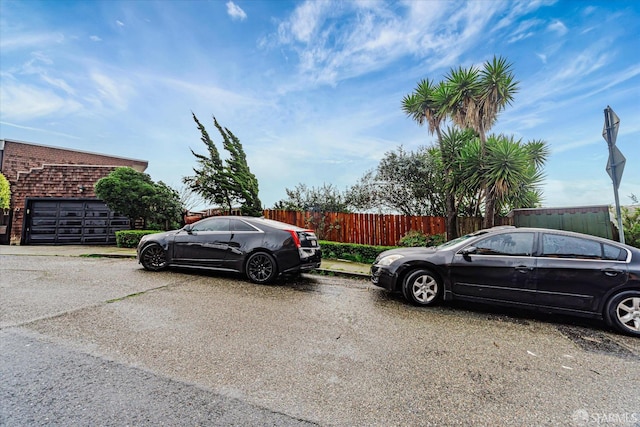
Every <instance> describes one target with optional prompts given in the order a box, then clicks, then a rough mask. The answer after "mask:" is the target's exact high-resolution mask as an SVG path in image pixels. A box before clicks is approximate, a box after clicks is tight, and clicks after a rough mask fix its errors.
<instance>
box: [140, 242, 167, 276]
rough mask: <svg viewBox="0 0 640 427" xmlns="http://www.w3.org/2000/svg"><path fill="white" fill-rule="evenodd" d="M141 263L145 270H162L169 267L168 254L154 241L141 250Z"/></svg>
mask: <svg viewBox="0 0 640 427" xmlns="http://www.w3.org/2000/svg"><path fill="white" fill-rule="evenodd" d="M140 264H142V266H143V267H144V268H145V270H150V271H160V270H164V269H165V268H167V265H168V262H167V254H166V253H165V251H164V249H162V246H160V245H158V244H157V243H152V244H150V245H149V246H146V247H145V248H144V249H142V252H140Z"/></svg>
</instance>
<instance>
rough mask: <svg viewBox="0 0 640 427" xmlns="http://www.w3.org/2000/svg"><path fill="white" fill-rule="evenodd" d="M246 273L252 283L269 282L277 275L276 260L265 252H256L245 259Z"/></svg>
mask: <svg viewBox="0 0 640 427" xmlns="http://www.w3.org/2000/svg"><path fill="white" fill-rule="evenodd" d="M246 274H247V277H248V278H249V280H251V281H252V282H253V283H258V284H265V283H270V282H272V281H273V280H274V279H275V278H276V276H277V275H278V266H277V264H276V260H275V259H273V257H272V256H271V255H269V254H268V253H266V252H256V253H254V254H252V255H251V256H250V257H249V259H248V260H247V267H246Z"/></svg>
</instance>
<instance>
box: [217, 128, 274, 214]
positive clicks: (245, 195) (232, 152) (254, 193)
mask: <svg viewBox="0 0 640 427" xmlns="http://www.w3.org/2000/svg"><path fill="white" fill-rule="evenodd" d="M213 123H214V124H215V126H216V128H217V129H218V132H220V135H222V144H223V147H224V148H225V150H227V151H228V152H229V158H228V159H227V164H226V169H227V172H228V175H229V177H230V178H231V179H232V180H233V182H234V183H235V185H234V186H233V194H234V196H235V198H236V200H238V201H239V202H240V204H241V206H242V213H243V214H244V215H249V216H260V215H262V203H261V202H260V199H259V198H258V180H257V178H256V176H255V175H254V174H253V173H251V169H249V165H248V163H247V156H246V154H245V152H244V148H242V144H241V143H240V140H239V139H238V138H237V137H236V136H235V135H234V134H233V133H232V132H231V131H230V130H229V129H228V128H224V129H223V128H222V126H220V125H219V124H218V121H217V120H216V118H215V117H214V118H213Z"/></svg>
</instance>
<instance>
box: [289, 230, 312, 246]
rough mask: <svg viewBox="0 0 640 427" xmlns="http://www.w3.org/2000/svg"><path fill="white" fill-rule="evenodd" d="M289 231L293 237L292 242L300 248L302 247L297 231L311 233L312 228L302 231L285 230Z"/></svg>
mask: <svg viewBox="0 0 640 427" xmlns="http://www.w3.org/2000/svg"><path fill="white" fill-rule="evenodd" d="M287 231H288V232H289V233H291V237H293V242H294V243H295V244H296V247H297V248H301V247H302V243H300V234H298V233H301V234H302V233H313V231H312V230H304V231H299V232H298V231H294V230H287Z"/></svg>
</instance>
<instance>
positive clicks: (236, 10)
mask: <svg viewBox="0 0 640 427" xmlns="http://www.w3.org/2000/svg"><path fill="white" fill-rule="evenodd" d="M227 13H228V14H229V16H230V17H231V19H233V20H234V21H236V20H238V21H244V20H245V19H247V14H246V13H245V11H244V10H242V9H241V8H240V6H238V5H237V4H235V3H234V2H232V1H230V2H227Z"/></svg>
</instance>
